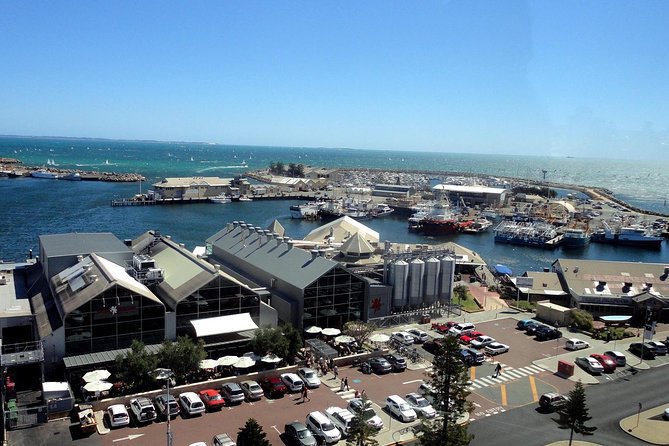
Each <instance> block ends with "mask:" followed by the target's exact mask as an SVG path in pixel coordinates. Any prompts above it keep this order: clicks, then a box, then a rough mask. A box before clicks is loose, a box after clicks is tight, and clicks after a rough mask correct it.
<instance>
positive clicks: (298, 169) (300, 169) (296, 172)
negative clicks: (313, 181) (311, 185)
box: [295, 164, 304, 178]
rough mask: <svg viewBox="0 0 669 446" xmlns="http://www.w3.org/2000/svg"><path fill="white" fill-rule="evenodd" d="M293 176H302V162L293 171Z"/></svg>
mask: <svg viewBox="0 0 669 446" xmlns="http://www.w3.org/2000/svg"><path fill="white" fill-rule="evenodd" d="M295 176H296V177H299V178H304V164H298V165H297V170H296V171H295Z"/></svg>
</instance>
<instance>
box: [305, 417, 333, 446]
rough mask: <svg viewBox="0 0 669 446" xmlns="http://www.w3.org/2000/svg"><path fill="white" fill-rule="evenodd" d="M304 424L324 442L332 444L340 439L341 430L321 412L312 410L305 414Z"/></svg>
mask: <svg viewBox="0 0 669 446" xmlns="http://www.w3.org/2000/svg"><path fill="white" fill-rule="evenodd" d="M306 421H307V422H306V425H307V427H308V428H309V429H311V432H313V434H314V436H315V437H317V438H320V439H321V440H322V441H323V442H324V443H326V444H334V443H336V442H338V441H339V440H341V432H339V429H337V428H336V427H335V425H334V424H333V423H332V421H330V419H329V418H328V417H327V416H325V415H324V414H323V413H322V412H319V411H314V412H310V413H309V414H308V415H307V420H306Z"/></svg>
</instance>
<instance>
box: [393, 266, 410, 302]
mask: <svg viewBox="0 0 669 446" xmlns="http://www.w3.org/2000/svg"><path fill="white" fill-rule="evenodd" d="M390 269H391V271H392V274H391V277H392V278H393V281H392V283H391V285H392V286H393V305H392V306H393V308H401V307H403V306H405V305H406V304H407V281H408V279H409V264H408V263H407V262H405V261H404V260H398V261H397V262H395V263H394V264H393V265H392V266H391V267H390Z"/></svg>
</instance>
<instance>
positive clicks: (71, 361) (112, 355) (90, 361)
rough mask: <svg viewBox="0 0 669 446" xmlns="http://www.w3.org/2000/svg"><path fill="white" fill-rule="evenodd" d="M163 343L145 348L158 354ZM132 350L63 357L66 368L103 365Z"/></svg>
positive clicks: (125, 349)
mask: <svg viewBox="0 0 669 446" xmlns="http://www.w3.org/2000/svg"><path fill="white" fill-rule="evenodd" d="M162 348H163V346H162V344H151V345H146V346H145V347H144V350H145V351H147V352H149V353H152V354H156V353H158V352H159V351H160V349H162ZM129 351H130V349H129V348H120V349H118V350H108V351H105V352H96V353H86V354H83V355H75V356H66V357H64V358H63V362H64V363H65V368H66V369H71V368H77V367H86V366H91V365H93V366H101V365H103V364H113V363H114V361H116V357H117V356H118V355H125V354H126V353H128V352H129Z"/></svg>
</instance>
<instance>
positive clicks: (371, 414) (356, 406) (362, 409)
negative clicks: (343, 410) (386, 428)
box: [348, 398, 383, 429]
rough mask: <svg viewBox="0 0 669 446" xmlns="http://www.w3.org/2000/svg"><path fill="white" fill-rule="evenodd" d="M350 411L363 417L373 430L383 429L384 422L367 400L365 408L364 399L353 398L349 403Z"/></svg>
mask: <svg viewBox="0 0 669 446" xmlns="http://www.w3.org/2000/svg"><path fill="white" fill-rule="evenodd" d="M348 410H349V411H350V412H351V413H353V414H356V415H359V416H361V417H362V419H363V420H365V421H366V422H367V424H369V425H370V426H372V427H373V428H376V429H382V428H383V420H382V419H381V417H380V416H378V415H377V414H376V411H375V410H374V408H373V407H372V402H371V401H369V400H367V406H365V405H364V401H363V399H362V398H353V399H352V400H350V401H349V402H348Z"/></svg>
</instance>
